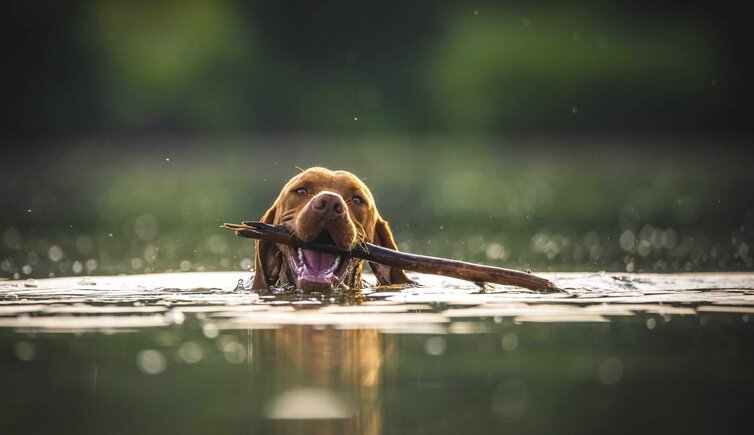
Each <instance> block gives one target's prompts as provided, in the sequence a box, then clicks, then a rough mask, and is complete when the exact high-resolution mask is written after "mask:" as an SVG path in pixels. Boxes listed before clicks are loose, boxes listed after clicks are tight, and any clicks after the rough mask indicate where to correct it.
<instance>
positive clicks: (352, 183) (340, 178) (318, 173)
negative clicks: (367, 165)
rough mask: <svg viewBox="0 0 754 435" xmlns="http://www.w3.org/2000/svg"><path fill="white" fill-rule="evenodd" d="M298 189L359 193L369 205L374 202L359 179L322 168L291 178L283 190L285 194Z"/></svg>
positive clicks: (346, 173)
mask: <svg viewBox="0 0 754 435" xmlns="http://www.w3.org/2000/svg"><path fill="white" fill-rule="evenodd" d="M299 187H305V188H306V189H309V190H313V191H321V190H328V191H331V192H337V193H341V194H345V193H360V194H362V195H363V196H364V197H365V199H366V200H367V201H369V202H370V203H371V202H372V201H373V200H374V199H373V197H372V192H370V191H369V188H368V187H367V186H366V184H364V182H362V181H361V180H360V179H359V177H357V176H356V175H354V174H352V173H350V172H348V171H331V170H329V169H324V168H310V169H307V170H306V171H304V172H302V173H300V174H298V175H296V176H295V177H293V178H291V180H290V181H288V183H286V185H285V187H284V188H283V192H282V193H285V192H287V191H289V190H292V189H296V188H299Z"/></svg>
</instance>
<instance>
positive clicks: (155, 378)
mask: <svg viewBox="0 0 754 435" xmlns="http://www.w3.org/2000/svg"><path fill="white" fill-rule="evenodd" d="M243 275H244V274H238V273H205V274H170V275H144V276H131V277H93V278H90V279H89V280H88V281H86V282H82V281H81V279H80V278H61V279H55V280H38V281H34V282H31V281H18V282H10V281H6V282H2V283H0V391H3V394H2V396H0V397H1V398H0V400H2V404H3V405H4V407H3V409H4V412H3V413H2V414H0V432H2V433H19V432H46V433H53V432H54V433H60V432H75V433H109V432H118V433H137V432H138V433H142V432H145V431H147V432H167V433H186V432H190V433H229V432H230V433H234V432H240V433H281V434H293V433H296V434H297V433H323V434H324V433H328V434H329V433H349V434H350V433H360V434H361V433H364V434H378V433H427V434H430V433H431V434H434V433H500V432H501V431H504V432H512V433H583V431H584V428H587V427H588V428H589V431H590V432H592V431H593V432H606V431H611V432H621V433H633V432H637V431H650V432H654V431H656V430H657V429H658V428H660V427H661V428H663V429H667V431H669V432H693V433H700V432H701V433H704V432H714V433H720V432H725V431H730V430H732V429H734V428H736V427H737V424H738V423H739V422H740V421H745V420H744V417H745V416H746V414H745V412H747V409H748V406H749V405H748V404H750V403H751V401H752V399H754V374H752V372H751V370H750V368H751V367H752V364H753V363H754V346H752V345H753V344H754V328H752V323H753V322H751V319H750V316H751V315H752V314H754V276H752V275H751V274H714V275H713V274H696V275H619V276H613V275H609V274H560V275H552V276H548V278H551V279H554V280H556V281H557V282H558V284H559V285H560V286H562V287H563V288H565V289H566V290H567V293H566V294H563V295H540V294H536V293H532V292H529V291H524V290H518V289H513V288H504V287H499V286H495V287H493V288H492V289H491V291H489V292H487V293H479V292H478V288H476V287H475V286H474V285H471V284H466V283H462V282H460V281H454V280H446V279H444V278H438V277H430V276H417V278H418V279H419V281H420V282H422V283H423V284H425V286H424V287H420V288H411V289H404V290H400V289H389V288H385V289H377V291H371V292H365V294H364V295H363V297H362V298H350V297H346V296H343V295H292V294H284V295H278V296H274V297H263V298H259V297H258V296H257V295H255V294H253V293H250V292H246V291H243V290H238V289H237V288H236V283H237V280H238V279H239V276H240V277H243Z"/></svg>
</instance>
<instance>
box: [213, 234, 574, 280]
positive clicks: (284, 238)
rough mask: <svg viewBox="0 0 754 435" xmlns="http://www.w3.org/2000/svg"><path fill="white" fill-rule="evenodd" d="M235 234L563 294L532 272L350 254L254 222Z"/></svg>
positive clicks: (400, 255)
mask: <svg viewBox="0 0 754 435" xmlns="http://www.w3.org/2000/svg"><path fill="white" fill-rule="evenodd" d="M223 227H224V228H229V229H231V230H234V231H235V232H236V235H237V236H239V237H245V238H250V239H258V240H265V241H268V242H273V243H282V244H286V245H290V246H293V247H294V248H304V249H311V250H314V251H322V252H328V253H330V254H335V255H343V256H348V257H355V258H360V259H362V260H366V261H371V262H374V263H380V264H384V265H387V266H391V267H397V268H400V269H404V270H410V271H413V272H420V273H428V274H434V275H442V276H447V277H451V278H459V279H463V280H466V281H472V282H474V283H477V284H482V283H493V284H502V285H512V286H516V287H523V288H526V289H529V290H534V291H538V292H542V293H559V292H563V290H562V289H560V288H558V287H557V286H556V285H555V284H553V283H552V282H550V281H549V280H547V279H545V278H541V277H538V276H535V275H532V274H531V273H530V272H521V271H518V270H512V269H504V268H501V267H493V266H485V265H481V264H474V263H467V262H465V261H458V260H449V259H445V258H437V257H429V256H426V255H416V254H409V253H407V252H399V251H395V250H392V249H388V248H383V247H382V246H377V245H373V244H371V243H364V244H362V245H358V246H356V247H355V248H354V249H352V250H351V251H346V250H343V249H340V248H338V247H337V246H334V245H328V244H321V243H307V242H304V241H302V240H299V239H297V238H296V237H295V236H293V235H292V234H290V233H288V232H287V231H286V230H284V229H282V228H278V227H276V226H273V225H268V224H264V223H261V222H255V221H246V222H244V223H243V224H241V225H238V224H227V223H226V224H224V225H223Z"/></svg>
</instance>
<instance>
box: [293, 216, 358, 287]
mask: <svg viewBox="0 0 754 435" xmlns="http://www.w3.org/2000/svg"><path fill="white" fill-rule="evenodd" d="M312 242H313V243H320V244H327V245H335V241H334V240H333V238H332V235H331V234H330V232H329V231H327V230H326V229H325V230H322V232H320V233H319V235H318V236H317V237H316V238H315V239H314V240H312ZM287 251H288V252H287V257H288V264H289V265H290V269H291V271H292V272H293V275H294V278H295V280H296V287H297V288H300V289H301V290H305V291H312V290H315V291H316V290H318V291H321V290H332V289H334V288H337V287H339V286H340V284H341V283H342V282H343V279H344V278H345V275H346V273H347V271H348V269H349V268H350V266H351V262H352V259H351V258H350V257H344V256H339V255H335V254H330V253H327V252H319V251H312V250H310V249H303V248H297V249H294V248H293V247H289V248H288V250H287Z"/></svg>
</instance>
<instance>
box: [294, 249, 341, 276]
mask: <svg viewBox="0 0 754 435" xmlns="http://www.w3.org/2000/svg"><path fill="white" fill-rule="evenodd" d="M303 253H304V262H305V263H306V266H307V268H308V269H309V270H310V271H311V272H315V273H324V272H326V271H328V270H329V269H330V268H331V267H332V266H333V264H335V259H336V258H338V257H337V256H335V255H333V254H328V253H326V252H318V251H310V250H308V249H303Z"/></svg>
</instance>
